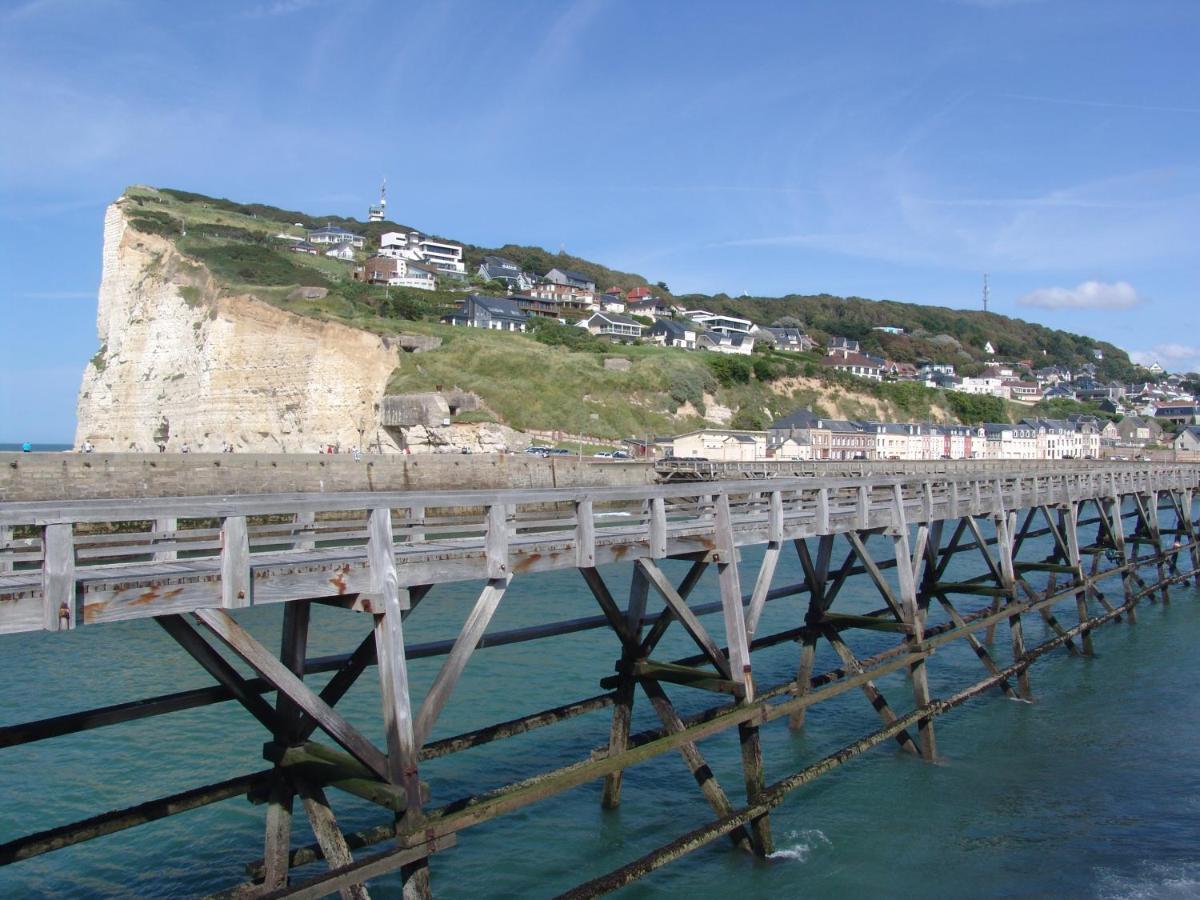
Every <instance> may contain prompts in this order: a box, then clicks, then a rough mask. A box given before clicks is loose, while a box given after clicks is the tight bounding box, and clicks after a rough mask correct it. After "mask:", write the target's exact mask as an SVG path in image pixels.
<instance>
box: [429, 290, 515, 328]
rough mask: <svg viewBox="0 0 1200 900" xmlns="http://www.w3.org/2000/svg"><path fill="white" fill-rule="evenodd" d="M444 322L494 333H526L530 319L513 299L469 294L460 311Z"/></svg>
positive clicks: (444, 317) (450, 315) (443, 319)
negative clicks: (484, 329)
mask: <svg viewBox="0 0 1200 900" xmlns="http://www.w3.org/2000/svg"><path fill="white" fill-rule="evenodd" d="M442 321H443V322H446V323H448V324H450V325H461V326H464V327H467V328H487V329H490V330H493V331H524V330H525V329H526V327H527V325H528V323H529V317H528V316H527V315H526V314H525V312H524V311H523V310H522V309H521V308H520V306H518V305H517V303H516V301H514V300H513V299H512V298H511V297H487V296H484V295H483V294H468V295H467V298H466V299H465V300H464V301H463V302H462V304H461V305H460V306H459V308H458V309H456V310H455V311H454V312H452V313H450V314H449V315H447V316H443V317H442Z"/></svg>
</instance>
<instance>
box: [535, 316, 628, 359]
mask: <svg viewBox="0 0 1200 900" xmlns="http://www.w3.org/2000/svg"><path fill="white" fill-rule="evenodd" d="M529 329H530V332H531V333H532V335H533V339H534V340H535V341H538V342H539V343H542V344H547V345H548V346H551V347H566V348H567V349H568V350H579V351H583V352H586V353H603V352H604V351H605V350H607V349H608V348H609V345H608V344H607V343H605V342H604V341H602V340H600V339H599V338H597V337H596V336H595V335H593V334H592V333H591V332H589V331H588V330H587V329H586V328H580V327H578V326H577V325H563V324H562V323H561V322H556V321H554V320H553V319H536V318H535V319H533V320H531V321H530V323H529Z"/></svg>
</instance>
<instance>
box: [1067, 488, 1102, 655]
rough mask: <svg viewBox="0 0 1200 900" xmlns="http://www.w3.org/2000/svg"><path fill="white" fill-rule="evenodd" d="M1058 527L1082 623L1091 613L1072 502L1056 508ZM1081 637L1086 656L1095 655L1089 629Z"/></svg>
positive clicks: (1076, 517) (1074, 508) (1085, 629)
mask: <svg viewBox="0 0 1200 900" xmlns="http://www.w3.org/2000/svg"><path fill="white" fill-rule="evenodd" d="M1058 527H1059V531H1061V532H1062V535H1063V540H1064V541H1065V543H1066V547H1065V548H1064V549H1065V550H1066V556H1067V565H1069V566H1070V567H1071V579H1072V581H1071V583H1072V584H1073V585H1075V586H1076V587H1077V588H1078V590H1077V591H1076V592H1075V608H1076V609H1077V610H1078V612H1079V622H1080V624H1083V623H1085V622H1087V620H1088V619H1089V618H1091V614H1090V613H1088V608H1087V588H1086V587H1085V586H1084V578H1085V575H1084V572H1083V560H1082V559H1081V558H1080V554H1079V510H1078V507H1077V505H1076V504H1075V503H1074V502H1071V503H1066V504H1064V505H1062V506H1060V507H1059V508H1058ZM1081 637H1082V638H1083V652H1084V653H1085V654H1087V655H1088V656H1095V648H1094V647H1093V645H1092V632H1091V630H1090V629H1088V628H1084V630H1083V633H1082V635H1081Z"/></svg>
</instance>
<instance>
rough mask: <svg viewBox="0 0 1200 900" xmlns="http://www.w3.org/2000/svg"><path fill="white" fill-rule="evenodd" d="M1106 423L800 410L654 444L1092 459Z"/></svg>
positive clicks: (716, 454) (764, 455) (714, 457)
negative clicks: (832, 415)
mask: <svg viewBox="0 0 1200 900" xmlns="http://www.w3.org/2000/svg"><path fill="white" fill-rule="evenodd" d="M1105 424H1106V423H1105V422H1103V421H1101V420H1098V419H1096V418H1095V417H1092V416H1074V417H1072V418H1070V419H1041V418H1031V419H1023V420H1022V421H1020V422H1018V423H1016V424H1009V423H986V424H982V425H934V424H930V423H918V422H875V421H848V420H843V419H827V418H824V417H822V416H819V415H817V414H816V413H814V412H813V411H812V410H811V409H800V410H797V411H796V412H794V413H792V414H791V415H788V416H785V417H784V418H782V419H778V420H776V421H774V422H772V423H771V425H770V427H769V428H767V430H765V431H730V430H722V429H716V428H707V429H701V430H698V431H691V432H688V433H686V434H681V435H676V436H674V437H669V438H659V439H658V440H657V442H656V443H657V445H658V449H659V451H660V452H661V453H662V454H663V455H664V456H669V457H674V458H677V459H702V460H709V461H713V462H754V461H758V460H769V459H778V460H824V459H828V460H855V459H859V460H875V459H888V460H922V459H1026V460H1041V459H1089V458H1097V457H1099V456H1100V448H1101V432H1102V431H1103V430H1104V426H1105Z"/></svg>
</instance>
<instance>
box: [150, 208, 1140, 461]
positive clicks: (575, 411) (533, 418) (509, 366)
mask: <svg viewBox="0 0 1200 900" xmlns="http://www.w3.org/2000/svg"><path fill="white" fill-rule="evenodd" d="M126 197H127V198H128V200H129V201H130V202H129V206H128V208H127V212H128V215H129V219H130V222H131V224H132V226H133V227H134V228H136V229H138V230H141V231H144V232H147V233H152V234H158V235H162V236H165V237H168V238H170V239H171V240H173V241H174V242H175V244H176V246H177V247H178V249H179V250H180V251H181V252H182V253H184V254H185V255H187V256H189V257H191V258H193V259H195V260H196V261H198V262H200V263H203V264H204V265H205V266H206V267H207V268H208V269H209V271H211V272H212V273H213V275H214V276H215V277H216V278H217V279H218V280H219V281H220V282H221V284H222V285H223V287H224V289H225V290H226V291H227V292H229V293H231V294H253V295H254V296H256V297H258V298H259V299H261V300H263V301H265V302H268V303H271V304H274V305H276V306H279V307H281V308H284V309H287V310H289V311H291V312H295V313H297V314H300V315H305V316H311V317H314V318H322V319H333V320H337V321H340V322H344V323H346V324H349V325H352V326H354V327H358V328H362V329H364V330H368V331H373V332H376V333H380V334H396V333H400V332H419V333H426V334H434V335H437V336H440V337H441V338H442V339H443V341H444V344H443V347H442V349H440V350H438V351H435V352H432V353H424V354H419V355H413V356H405V357H404V358H403V359H402V361H401V364H400V366H399V368H398V369H397V370H396V373H395V375H394V377H393V379H392V384H391V388H392V390H394V391H397V392H408V391H422V390H431V389H433V388H434V387H436V386H437V385H439V384H440V385H443V386H446V387H449V386H451V385H454V386H457V387H459V388H462V389H464V390H470V391H473V392H475V393H477V394H478V395H479V396H480V397H481V398H483V400H484V402H485V404H486V406H487V411H485V412H484V413H482V415H483V416H488V415H490V416H493V417H495V418H497V419H499V420H500V421H503V422H505V423H506V424H509V425H512V426H514V427H517V428H536V429H561V430H566V431H573V432H580V433H586V434H593V435H595V436H596V437H605V438H619V437H627V436H630V435H647V434H656V433H671V432H679V431H682V430H686V429H688V428H692V427H699V426H700V425H702V424H704V423H705V421H706V420H707V421H709V422H721V423H725V422H731V424H732V425H734V426H735V427H742V428H761V427H763V426H764V425H765V424H766V423H768V422H769V421H770V420H771V419H773V418H775V417H777V416H780V415H783V414H786V413H788V412H791V411H792V410H793V409H795V408H796V407H798V406H808V405H811V406H813V407H814V409H816V410H817V411H818V412H819V413H820V414H822V415H826V416H829V417H834V418H866V417H870V418H881V419H891V420H908V421H927V420H931V421H956V420H960V421H966V422H973V421H982V420H995V419H1010V418H1013V417H1019V416H1021V415H1028V414H1029V412H1030V410H1029V409H1028V408H1024V407H1019V406H1016V405H1009V404H1005V403H1004V402H1002V401H999V400H991V398H967V397H966V395H955V394H950V395H946V394H943V393H942V392H940V391H933V390H929V389H926V388H923V387H920V386H919V385H915V384H910V383H898V384H879V383H872V382H865V381H860V380H858V379H853V378H850V377H849V376H843V375H840V374H839V373H837V372H831V371H827V370H825V369H824V368H822V367H820V366H818V365H816V360H817V357H815V356H811V355H810V356H806V355H802V354H788V353H780V352H773V351H772V352H767V353H756V354H755V355H754V357H753V358H752V359H746V358H741V357H738V358H733V357H726V356H721V355H719V354H708V353H687V352H684V351H680V350H667V349H662V348H657V347H649V346H645V347H642V346H630V347H613V346H610V345H608V344H606V343H603V342H600V341H598V340H595V339H592V338H590V337H589V336H587V335H586V334H584V333H582V332H580V331H579V330H578V329H575V328H571V327H566V326H556V325H553V324H545V323H539V327H538V329H537V332H536V334H531V335H529V336H521V335H512V334H500V333H494V332H490V333H489V332H480V331H477V330H474V329H472V330H465V329H452V328H450V327H448V326H443V325H441V324H439V323H438V321H437V320H438V318H439V317H440V316H441V315H442V314H443V313H444V312H447V311H449V310H450V309H452V308H453V307H454V305H455V303H456V302H457V301H459V300H461V299H462V296H463V292H464V291H466V290H469V289H471V286H470V285H469V284H462V283H456V282H445V283H442V284H441V285H440V289H439V290H437V291H419V290H410V289H404V288H388V289H385V288H383V287H379V286H368V285H364V284H360V283H358V282H355V281H354V280H353V279H352V278H351V271H352V267H353V264H352V263H351V262H348V261H340V260H334V259H328V258H326V257H324V256H308V255H305V254H298V253H293V252H291V249H290V248H291V247H292V246H293V244H292V243H290V242H288V241H287V240H286V239H284V238H281V237H280V235H295V236H302V235H303V234H305V232H306V230H307V229H308V228H311V227H315V226H320V225H324V224H327V223H331V224H334V225H339V226H341V227H344V228H347V229H349V230H352V231H354V232H357V233H359V234H363V235H365V236H366V237H367V242H368V244H367V249H364V250H363V251H360V252H359V253H358V258H359V259H365V258H366V256H367V255H368V254H369V252H370V247H371V246H372V245H373V244H377V242H378V237H379V235H380V234H382V233H383V232H384V231H390V230H404V229H405V226H402V225H399V224H396V223H392V222H372V223H364V222H359V221H356V220H354V219H347V218H344V217H338V216H310V215H308V214H305V213H302V212H298V211H296V210H285V209H280V208H278V207H273V206H268V205H265V204H258V203H250V204H242V203H236V202H234V201H231V200H225V199H220V198H212V197H205V196H203V195H200V194H194V193H189V192H186V191H179V190H173V189H161V190H159V189H155V188H150V187H143V186H136V187H132V188H130V189H128V191H126ZM485 253H496V254H499V255H503V256H506V257H508V258H510V259H513V260H515V261H516V262H518V263H520V264H521V265H523V266H524V267H526V268H527V269H529V270H532V271H535V272H539V273H541V272H545V271H547V270H548V269H550V268H552V267H555V266H558V267H562V268H568V269H572V270H577V271H579V272H582V273H584V274H585V275H587V276H588V277H590V278H593V279H594V280H595V281H596V283H597V285H598V286H600V287H601V288H607V287H609V286H611V285H614V284H615V285H619V286H621V287H625V288H628V287H632V286H635V285H641V284H646V279H645V278H643V277H642V276H640V275H635V274H631V273H627V272H620V271H616V270H613V269H609V268H607V267H605V266H601V265H598V264H596V263H592V262H589V261H588V260H584V259H580V258H578V257H574V256H569V255H566V254H554V253H549V252H548V251H546V250H543V249H541V248H537V247H522V246H515V245H506V246H504V247H499V248H494V249H489V248H483V247H476V246H470V245H467V246H465V256H466V259H467V261H468V264H469V268H474V266H475V264H476V263H477V262H478V260H479V259H480V258H482V256H483V255H484V254H485ZM297 287H319V288H324V289H325V290H326V291H327V294H326V295H325V296H322V297H317V298H305V297H304V296H302V295H301V294H300V292H297V291H296V288H297ZM658 293H660V294H665V293H666V292H665V291H664V290H663V289H662V288H661V287H660V288H659V289H658ZM667 296H669V295H667ZM678 300H679V302H682V303H684V304H685V305H687V306H689V307H704V308H708V309H711V310H713V311H716V312H728V313H733V314H737V315H742V316H748V317H750V318H752V319H754V320H755V321H757V322H760V323H763V324H770V323H772V322H776V321H779V320H781V319H782V320H785V321H786V320H787V319H788V318H792V319H795V320H798V321H799V322H801V323H803V324H804V325H805V327H807V328H808V329H809V330H810V331H811V332H812V333H814V334H815V335H817V336H818V337H823V336H825V335H830V334H840V335H845V336H848V337H854V338H858V339H860V340H862V341H863V343H864V345H865V347H866V348H867V349H868V350H872V351H877V352H880V353H883V354H886V355H888V356H890V357H891V358H893V359H898V360H916V359H918V358H929V359H934V360H938V361H944V362H953V363H955V364H956V365H958V366H959V367H960V369H962V370H964V371H966V372H967V373H970V371H971V370H972V369H973V368H980V367H981V364H982V362H983V360H984V357H985V354H984V353H983V350H982V346H983V343H984V342H986V341H989V340H990V341H991V342H992V343H993V345H995V346H996V347H997V350H998V352H999V354H1000V355H1002V356H1009V357H1013V358H1022V357H1024V358H1032V359H1034V361H1035V364H1037V365H1042V364H1050V363H1052V362H1060V363H1065V364H1068V365H1078V364H1079V363H1080V362H1083V361H1090V360H1092V358H1093V357H1092V349H1093V348H1095V347H1100V348H1102V349H1103V351H1104V355H1105V360H1104V363H1103V364H1102V371H1103V372H1105V373H1106V374H1107V373H1111V374H1123V373H1124V372H1125V371H1126V370H1127V369H1129V362H1128V359H1127V358H1126V357H1125V356H1124V354H1122V353H1121V352H1120V351H1118V350H1117V349H1116V348H1113V347H1111V346H1110V345H1107V344H1100V343H1097V342H1095V341H1092V340H1091V339H1089V338H1085V337H1081V336H1078V335H1072V334H1067V333H1065V332H1060V331H1053V330H1051V329H1047V328H1044V327H1042V326H1040V325H1032V324H1029V323H1026V322H1021V321H1019V320H1016V319H1009V318H1006V317H1003V316H996V315H984V314H983V313H976V312H969V311H957V310H948V309H942V308H939V307H925V306H918V305H915V304H908V303H895V302H891V301H885V302H874V301H869V300H862V299H859V298H850V299H842V298H837V297H830V296H827V295H822V296H817V297H806V296H794V295H793V296H788V297H783V298H778V299H771V298H740V299H736V300H735V299H732V298H729V297H727V296H724V295H717V296H712V297H710V296H705V295H689V296H687V297H681V298H678ZM874 325H894V326H899V327H902V328H905V329H906V330H908V331H909V332H910V333H909V334H908V335H905V336H892V335H886V334H883V333H881V332H875V331H872V330H871V328H872V326H874ZM1043 351H1045V352H1043ZM613 356H615V357H621V358H623V359H628V360H629V361H630V363H631V366H630V368H629V369H628V370H627V371H614V370H611V369H606V368H605V367H604V360H605V358H606V357H613ZM989 401H990V402H989Z"/></svg>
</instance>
